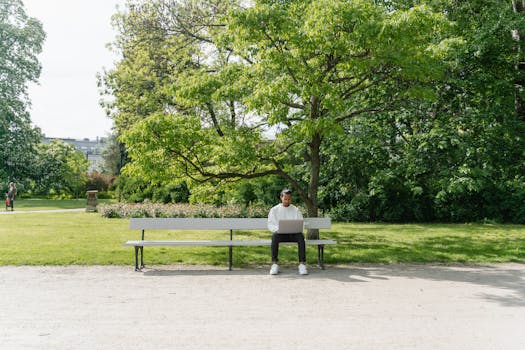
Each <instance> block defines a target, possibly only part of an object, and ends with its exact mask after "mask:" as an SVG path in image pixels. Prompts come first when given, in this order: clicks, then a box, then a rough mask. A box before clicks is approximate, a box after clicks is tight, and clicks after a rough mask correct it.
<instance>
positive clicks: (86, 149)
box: [43, 137, 106, 172]
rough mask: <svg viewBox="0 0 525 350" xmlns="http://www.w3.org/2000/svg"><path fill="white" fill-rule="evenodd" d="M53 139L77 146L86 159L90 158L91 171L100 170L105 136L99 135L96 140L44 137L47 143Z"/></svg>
mask: <svg viewBox="0 0 525 350" xmlns="http://www.w3.org/2000/svg"><path fill="white" fill-rule="evenodd" d="M53 140H62V141H64V142H66V143H69V144H70V145H73V146H75V148H76V149H78V150H79V151H80V152H82V154H84V155H85V156H86V159H87V160H89V163H90V164H89V169H88V171H89V172H92V171H95V170H99V168H100V167H99V165H100V163H101V162H102V155H101V154H102V150H103V149H104V146H105V144H106V138H105V137H97V138H96V139H95V140H90V139H88V138H85V139H82V140H75V139H69V138H60V137H44V140H43V142H44V143H46V144H49V143H51V141H53Z"/></svg>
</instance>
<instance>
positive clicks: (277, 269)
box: [270, 264, 279, 275]
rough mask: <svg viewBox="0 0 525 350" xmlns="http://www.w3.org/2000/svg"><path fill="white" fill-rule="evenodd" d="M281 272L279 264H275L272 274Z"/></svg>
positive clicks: (271, 270)
mask: <svg viewBox="0 0 525 350" xmlns="http://www.w3.org/2000/svg"><path fill="white" fill-rule="evenodd" d="M278 273H279V265H277V264H273V265H272V268H271V269H270V275H277V274H278Z"/></svg>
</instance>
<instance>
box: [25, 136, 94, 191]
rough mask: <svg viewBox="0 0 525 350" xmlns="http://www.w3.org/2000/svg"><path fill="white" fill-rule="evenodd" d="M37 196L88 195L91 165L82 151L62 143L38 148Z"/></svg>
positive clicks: (40, 145) (55, 141) (52, 143)
mask: <svg viewBox="0 0 525 350" xmlns="http://www.w3.org/2000/svg"><path fill="white" fill-rule="evenodd" d="M35 166H36V171H35V173H37V174H39V177H38V178H36V179H35V182H34V189H35V192H36V193H42V194H52V195H73V196H74V197H75V198H78V197H79V196H84V194H85V189H86V181H87V177H86V174H87V170H88V167H89V162H88V160H87V159H86V157H85V156H84V155H83V154H82V152H80V151H78V150H77V149H76V148H75V147H74V146H73V145H70V144H68V143H66V142H64V141H61V140H53V141H51V143H50V144H43V143H41V144H39V145H38V147H37V161H36V165H35Z"/></svg>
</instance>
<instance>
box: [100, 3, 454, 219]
mask: <svg viewBox="0 0 525 350" xmlns="http://www.w3.org/2000/svg"><path fill="white" fill-rule="evenodd" d="M241 5H242V3H241V4H238V3H235V2H223V1H217V2H214V1H211V2H210V1H182V2H172V1H140V2H132V3H130V4H128V9H127V11H125V12H123V13H121V14H120V15H119V16H117V17H116V24H117V28H118V29H119V30H120V36H119V38H118V40H117V41H116V43H115V45H116V47H117V48H119V49H120V50H121V52H122V54H123V59H122V61H120V62H119V63H118V64H117V67H116V68H115V69H114V70H113V71H110V72H107V73H106V75H105V85H106V87H107V88H108V92H109V93H111V94H113V95H114V96H115V97H116V100H115V102H114V105H112V106H111V107H114V109H113V117H114V120H115V123H116V126H117V129H118V130H119V132H120V134H121V135H122V140H123V141H124V142H125V144H126V146H127V150H128V152H129V155H130V157H131V159H132V162H131V163H130V164H129V166H127V171H129V172H133V173H136V174H139V173H140V174H141V175H142V176H145V177H147V178H151V179H152V180H155V181H158V180H159V179H168V178H172V177H177V176H179V177H181V178H183V177H190V178H192V179H193V180H194V181H196V182H200V181H212V182H220V181H224V180H236V179H246V178H255V177H260V176H267V175H276V176H279V177H281V178H283V179H285V180H286V181H287V182H288V183H289V184H290V186H292V187H293V188H294V189H295V190H296V193H298V194H299V195H300V197H301V198H302V200H303V201H304V203H305V204H306V207H307V209H308V214H309V215H310V216H315V215H317V210H318V203H317V199H318V198H317V197H318V190H319V181H320V171H321V166H322V163H323V160H322V159H321V154H322V150H323V148H324V147H325V146H326V141H327V140H328V139H329V137H330V136H332V135H337V134H346V135H347V136H349V137H351V136H352V130H351V129H349V121H351V120H354V119H356V118H358V117H371V116H373V115H376V114H382V113H383V114H384V113H387V112H389V111H396V110H399V109H400V108H402V107H403V106H405V105H406V104H407V103H410V101H420V100H428V99H430V100H432V99H434V98H435V91H434V90H433V85H434V84H435V82H436V81H439V80H440V79H441V78H442V77H443V74H444V73H445V72H446V71H447V69H448V66H449V65H450V64H451V63H449V58H454V57H455V52H456V49H457V48H458V47H460V46H461V45H462V40H461V39H459V38H457V37H456V36H455V35H454V32H453V25H452V23H451V22H450V21H449V20H448V19H447V18H446V17H445V16H444V15H443V13H441V12H438V11H433V9H432V8H431V7H430V6H427V5H417V6H412V7H408V8H394V9H393V8H391V7H390V6H386V5H381V4H379V3H377V2H374V1H365V0H362V1H343V0H340V1H324V0H320V1H255V2H254V3H253V4H252V5H250V6H248V7H243V6H241Z"/></svg>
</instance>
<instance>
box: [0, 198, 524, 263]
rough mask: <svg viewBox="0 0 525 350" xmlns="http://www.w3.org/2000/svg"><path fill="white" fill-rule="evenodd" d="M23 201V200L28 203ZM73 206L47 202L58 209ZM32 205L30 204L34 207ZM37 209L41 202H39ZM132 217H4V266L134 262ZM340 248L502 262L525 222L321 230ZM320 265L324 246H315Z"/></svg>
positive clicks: (156, 256)
mask: <svg viewBox="0 0 525 350" xmlns="http://www.w3.org/2000/svg"><path fill="white" fill-rule="evenodd" d="M20 203H21V204H22V203H23V201H20ZM65 205H67V206H69V205H70V204H56V205H55V206H53V205H50V204H49V203H48V204H46V205H45V206H43V207H45V208H46V209H47V208H52V207H56V206H59V207H61V208H63V206H65ZM27 208H29V206H28V207H26V209H27ZM32 208H33V209H34V207H32ZM15 209H16V207H15ZM128 224H129V221H128V220H126V219H105V218H102V217H101V216H100V215H99V214H98V213H88V212H82V211H81V212H60V213H23V214H15V215H0V239H1V244H0V265H71V264H73V265H115V264H117V265H129V266H130V267H131V266H132V265H133V264H134V250H133V248H132V247H125V246H122V243H123V242H125V241H127V240H136V239H140V231H135V230H134V231H132V230H129V228H128ZM321 236H322V238H330V239H335V240H337V241H338V242H339V244H338V245H337V246H327V247H326V248H325V262H326V263H327V264H347V263H397V262H405V263H430V262H438V263H467V262H468V263H489V262H490V263H495V262H525V226H521V225H493V224H406V225H394V224H346V223H345V224H342V223H335V224H334V225H333V227H332V228H331V229H330V230H324V231H323V232H322V233H321ZM228 238H229V232H222V231H178V232H177V231H149V232H146V239H228ZM235 238H240V239H242V238H246V239H253V238H257V239H268V238H269V234H268V233H267V232H263V231H255V232H254V231H246V232H236V233H235ZM144 256H145V263H146V264H149V265H157V264H175V263H184V264H208V265H221V266H226V265H227V261H228V248H224V247H176V248H173V247H146V248H145V249H144ZM307 256H308V263H309V264H315V263H316V259H317V249H316V247H308V250H307ZM280 258H281V261H282V262H283V263H286V262H289V263H294V262H295V261H296V259H297V248H295V247H290V246H284V247H281V249H280ZM269 261H270V249H269V247H236V248H234V254H233V263H234V266H236V267H242V266H256V265H262V264H268V263H269Z"/></svg>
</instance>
